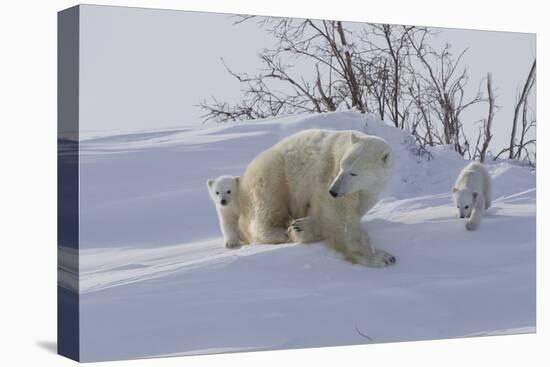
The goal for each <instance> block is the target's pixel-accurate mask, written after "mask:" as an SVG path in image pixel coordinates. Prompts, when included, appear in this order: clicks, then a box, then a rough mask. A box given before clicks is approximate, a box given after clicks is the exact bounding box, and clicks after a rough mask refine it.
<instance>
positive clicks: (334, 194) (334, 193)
mask: <svg viewBox="0 0 550 367" xmlns="http://www.w3.org/2000/svg"><path fill="white" fill-rule="evenodd" d="M329 193H330V195H332V197H333V198H335V197H337V196H338V193H337V192H336V191H334V190H329Z"/></svg>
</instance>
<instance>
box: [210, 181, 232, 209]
mask: <svg viewBox="0 0 550 367" xmlns="http://www.w3.org/2000/svg"><path fill="white" fill-rule="evenodd" d="M238 182H239V178H238V177H233V176H220V177H218V178H216V179H211V180H208V181H207V186H208V191H209V192H210V197H211V198H212V200H213V201H214V203H215V204H216V205H221V206H226V205H229V204H230V203H231V202H232V201H233V200H235V198H236V196H237V189H238V187H237V186H238Z"/></svg>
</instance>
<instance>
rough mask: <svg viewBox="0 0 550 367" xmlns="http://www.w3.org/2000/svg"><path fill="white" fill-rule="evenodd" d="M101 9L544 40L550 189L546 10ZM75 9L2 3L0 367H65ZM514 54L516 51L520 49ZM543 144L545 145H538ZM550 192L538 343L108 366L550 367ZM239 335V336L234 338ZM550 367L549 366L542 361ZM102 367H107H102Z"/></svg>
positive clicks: (358, 5)
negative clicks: (67, 112) (66, 198)
mask: <svg viewBox="0 0 550 367" xmlns="http://www.w3.org/2000/svg"><path fill="white" fill-rule="evenodd" d="M95 3H97V4H106V5H128V6H143V7H163V8H172V9H184V10H202V11H216V12H228V13H252V14H261V15H279V16H295V17H314V18H332V19H342V20H350V21H370V22H388V23H404V24H418V25H429V26H443V27H461V28H473V29H490V30H503V31H504V30H507V31H521V32H536V33H537V34H538V38H537V47H538V50H537V51H538V69H537V74H538V75H537V77H538V85H537V100H538V101H537V102H538V103H537V106H538V119H537V120H538V126H539V127H538V131H537V138H538V140H539V144H538V157H537V161H538V170H537V174H538V180H539V181H538V187H540V188H544V187H545V184H548V173H547V172H545V169H546V168H547V166H546V162H547V157H548V147H547V146H545V143H544V141H546V140H547V139H548V136H547V135H548V133H547V131H548V127H546V125H545V123H544V118H543V112H544V108H545V105H544V104H543V103H542V101H544V86H545V85H546V82H547V80H545V79H546V78H545V75H544V71H545V66H546V65H547V59H549V58H550V57H549V56H548V50H550V46H549V45H548V40H549V39H550V33H549V30H550V27H548V26H547V23H548V19H547V11H545V9H544V2H540V1H539V2H537V1H531V0H523V1H520V2H503V1H479V0H477V1H471V0H461V1H454V2H443V1H441V0H439V1H423V0H415V1H411V0H408V1H407V0H392V1H385V2H377V3H375V2H370V1H353V0H338V1H330V2H329V1H319V0H318V1H309V0H308V1H305V0H302V1H296V0H277V1H274V0H271V1H269V2H267V1H264V2H259V1H253V0H232V1H223V0H216V1H214V0H210V1H208V2H205V1H204V0H202V1H201V0H179V1H164V0H157V1H153V0H149V1H96V2H95ZM75 4H76V2H74V1H61V0H49V1H17V2H16V1H10V2H8V1H4V2H2V5H0V17H1V19H0V50H1V51H0V93H1V96H0V101H1V102H0V123H1V127H2V130H0V131H1V132H0V136H1V137H2V142H1V143H0V149H1V155H0V156H1V157H2V158H1V171H0V172H2V176H1V178H0V185H1V190H0V193H1V195H2V196H1V200H0V208H1V209H0V210H1V211H0V213H1V214H2V218H1V221H0V233H1V235H0V236H1V238H0V246H1V249H2V252H0V264H1V266H0V271H1V276H0V285H1V288H0V292H1V293H0V300H1V301H0V338H1V339H0V350H1V353H0V365H5V366H16V365H31V366H32V365H40V366H65V365H70V364H72V363H73V362H70V361H69V360H66V359H64V358H61V357H59V356H57V355H56V354H55V353H54V352H53V350H54V349H55V339H56V297H55V295H56V31H57V28H56V17H57V15H56V12H57V11H59V10H61V9H64V8H67V7H69V6H72V5H75ZM513 51H514V50H510V52H513ZM541 141H542V142H543V143H541ZM547 199H548V195H547V194H545V191H544V190H540V191H539V195H538V217H537V219H538V220H537V222H538V226H537V227H538V248H537V251H538V252H537V254H538V256H537V264H538V266H537V269H538V303H537V310H538V313H537V320H538V321H537V328H538V332H537V335H520V336H505V337H485V338H472V339H457V340H452V341H449V340H447V341H430V342H411V343H399V344H385V345H369V346H358V347H338V348H323V349H309V350H293V351H280V352H257V353H238V354H226V355H218V356H200V357H185V358H168V359H156V360H141V361H125V362H116V363H109V365H113V366H134V365H136V366H176V365H177V366H182V365H184V366H185V365H195V364H198V363H200V364H201V365H206V366H227V365H237V364H238V365H239V366H257V365H262V366H263V365H267V366H271V365H273V366H275V365H281V364H291V365H297V364H302V365H304V364H307V365H310V364H317V365H321V366H325V365H326V366H334V365H335V364H339V365H340V364H342V363H345V364H346V366H354V365H357V366H365V365H373V364H374V363H377V364H380V365H390V366H393V365H411V364H412V365H414V364H422V365H425V366H440V365H442V364H444V365H446V366H465V365H473V366H478V365H491V366H494V365H502V366H517V365H529V366H538V365H544V362H543V359H544V356H545V355H546V358H547V359H548V353H545V349H544V345H550V344H549V342H550V340H549V339H550V338H549V331H548V328H549V326H548V317H547V312H546V313H545V312H544V310H548V307H549V305H548V292H547V284H548V282H547V281H545V279H549V275H548V268H549V266H550V265H548V256H547V254H548V250H546V249H545V245H546V244H547V243H548V240H549V237H548V229H547V228H544V226H543V225H541V224H542V223H544V222H546V223H548V215H547V214H546V213H545V211H544V208H545V207H546V206H545V204H547ZM236 332H238V331H236ZM546 363H547V362H546ZM104 364H105V365H107V364H106V363H100V364H99V365H104Z"/></svg>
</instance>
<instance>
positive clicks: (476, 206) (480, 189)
mask: <svg viewBox="0 0 550 367" xmlns="http://www.w3.org/2000/svg"><path fill="white" fill-rule="evenodd" d="M453 202H454V204H455V206H456V207H457V209H458V213H459V215H460V217H461V218H467V220H466V229H468V230H471V231H472V230H476V229H478V228H479V225H480V224H481V217H483V214H484V212H485V210H487V209H489V207H490V206H491V177H490V176H489V173H488V172H487V169H486V168H485V167H484V166H483V164H481V163H478V162H471V163H470V164H468V165H467V166H466V167H464V169H463V170H462V171H461V172H460V174H459V175H458V178H457V179H456V182H455V185H454V187H453Z"/></svg>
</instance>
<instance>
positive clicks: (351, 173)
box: [349, 172, 357, 177]
mask: <svg viewBox="0 0 550 367" xmlns="http://www.w3.org/2000/svg"><path fill="white" fill-rule="evenodd" d="M349 174H350V175H351V176H353V177H355V176H357V173H353V172H350V173H349Z"/></svg>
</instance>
